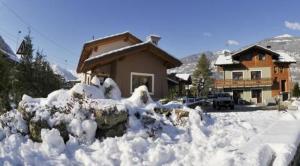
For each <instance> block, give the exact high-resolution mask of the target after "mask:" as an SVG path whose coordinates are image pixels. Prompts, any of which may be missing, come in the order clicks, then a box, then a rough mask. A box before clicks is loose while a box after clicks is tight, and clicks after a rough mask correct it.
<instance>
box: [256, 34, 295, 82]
mask: <svg viewBox="0 0 300 166" xmlns="http://www.w3.org/2000/svg"><path fill="white" fill-rule="evenodd" d="M257 44H259V45H262V46H265V47H266V46H271V49H272V50H274V51H283V52H286V53H288V54H290V55H291V56H292V57H294V58H295V59H296V61H297V63H296V64H292V65H291V73H292V79H293V81H297V82H300V64H299V63H298V62H299V61H300V37H296V36H292V35H289V34H283V35H280V36H276V37H273V38H269V39H265V40H262V41H260V42H258V43H257Z"/></svg>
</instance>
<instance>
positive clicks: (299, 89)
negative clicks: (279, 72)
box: [293, 82, 300, 97]
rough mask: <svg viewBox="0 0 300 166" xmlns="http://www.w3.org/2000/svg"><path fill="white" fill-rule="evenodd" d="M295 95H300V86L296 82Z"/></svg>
mask: <svg viewBox="0 0 300 166" xmlns="http://www.w3.org/2000/svg"><path fill="white" fill-rule="evenodd" d="M293 96H294V97H300V88H299V83H298V82H297V83H295V85H294V88H293Z"/></svg>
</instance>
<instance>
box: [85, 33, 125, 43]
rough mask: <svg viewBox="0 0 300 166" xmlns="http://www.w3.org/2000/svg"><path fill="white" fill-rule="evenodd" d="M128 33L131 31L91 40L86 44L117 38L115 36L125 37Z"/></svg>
mask: <svg viewBox="0 0 300 166" xmlns="http://www.w3.org/2000/svg"><path fill="white" fill-rule="evenodd" d="M127 33H129V31H125V32H121V33H116V34H113V35H109V36H105V37H101V38H97V39H93V40H89V41H87V42H85V43H86V44H87V43H92V42H95V41H99V40H104V39H108V38H112V37H115V36H120V35H125V34H127Z"/></svg>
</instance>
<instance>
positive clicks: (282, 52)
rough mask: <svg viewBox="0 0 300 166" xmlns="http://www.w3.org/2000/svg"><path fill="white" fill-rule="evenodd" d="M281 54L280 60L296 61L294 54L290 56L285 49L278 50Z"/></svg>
mask: <svg viewBox="0 0 300 166" xmlns="http://www.w3.org/2000/svg"><path fill="white" fill-rule="evenodd" d="M276 52H277V53H278V54H279V59H278V61H279V62H293V63H296V60H295V58H293V57H292V56H290V55H289V54H288V53H287V52H285V51H281V50H279V51H276Z"/></svg>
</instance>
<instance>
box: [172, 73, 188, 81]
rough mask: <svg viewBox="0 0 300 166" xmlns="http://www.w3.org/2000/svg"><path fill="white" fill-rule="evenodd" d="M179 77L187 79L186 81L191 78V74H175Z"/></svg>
mask: <svg viewBox="0 0 300 166" xmlns="http://www.w3.org/2000/svg"><path fill="white" fill-rule="evenodd" d="M175 76H176V77H177V78H180V79H182V80H185V81H187V80H188V79H189V78H190V76H191V75H190V74H176V75H175Z"/></svg>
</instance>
